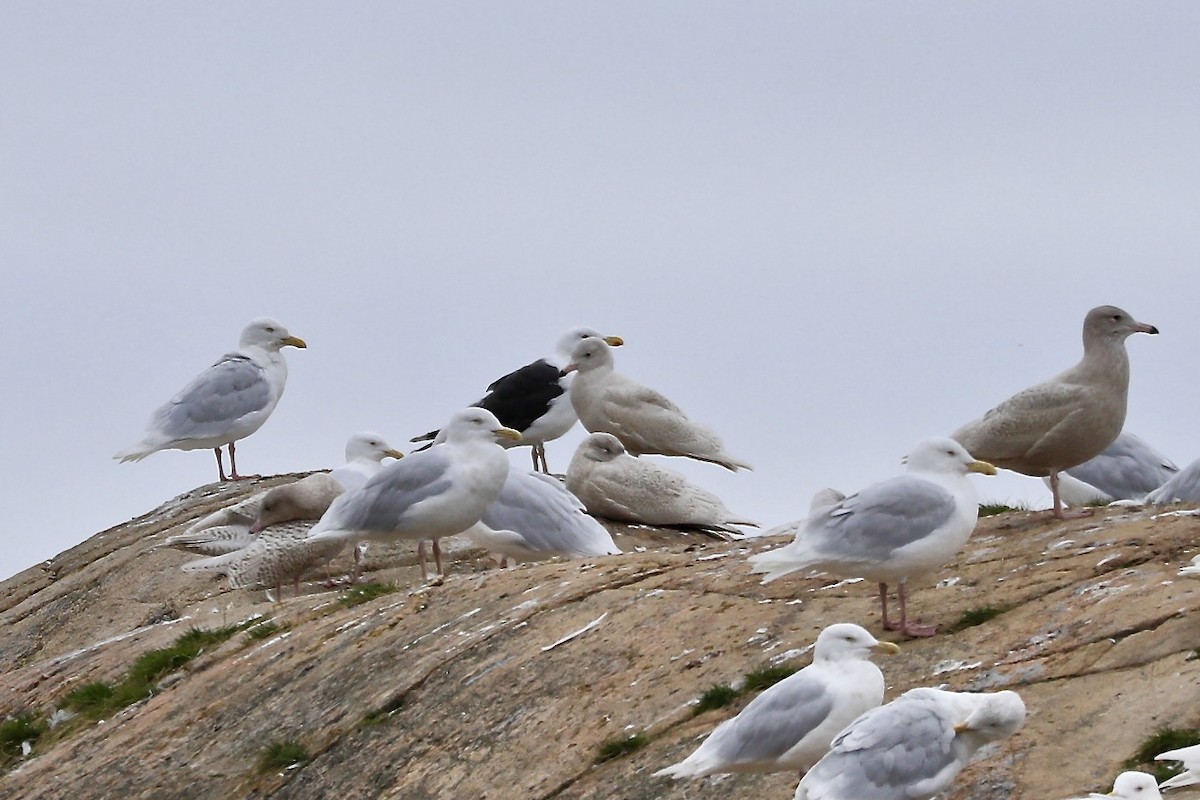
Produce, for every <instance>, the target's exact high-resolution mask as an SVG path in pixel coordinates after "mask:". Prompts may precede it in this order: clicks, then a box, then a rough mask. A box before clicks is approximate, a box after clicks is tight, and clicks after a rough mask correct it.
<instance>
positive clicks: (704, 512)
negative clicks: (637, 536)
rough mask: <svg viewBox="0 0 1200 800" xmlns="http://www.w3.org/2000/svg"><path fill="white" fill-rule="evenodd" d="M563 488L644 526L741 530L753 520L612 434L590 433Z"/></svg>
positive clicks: (593, 509)
mask: <svg viewBox="0 0 1200 800" xmlns="http://www.w3.org/2000/svg"><path fill="white" fill-rule="evenodd" d="M567 489H569V490H570V491H571V493H572V494H574V495H575V496H576V497H578V498H579V499H580V500H581V501H583V505H584V507H585V508H586V509H587V510H588V512H589V513H591V514H595V515H596V516H600V517H607V518H608V519H614V520H620V521H623V522H639V523H644V524H647V525H694V526H697V527H704V528H716V529H719V530H726V531H730V532H732V533H737V534H740V533H741V531H739V530H738V529H737V528H734V527H733V526H734V525H752V526H757V525H758V523H756V522H753V521H751V520H749V519H747V518H745V517H744V516H741V515H740V514H735V513H733V512H732V511H730V510H729V509H728V508H726V507H725V504H724V503H722V502H721V500H720V498H718V497H717V496H716V495H714V494H712V493H711V492H707V491H705V490H704V489H701V488H700V487H699V486H695V485H693V484H691V483H689V482H688V480H687V478H685V477H684V476H683V475H681V474H679V473H678V472H676V471H675V470H672V469H667V468H666V467H661V466H659V465H658V464H655V463H654V462H653V461H651V460H649V459H645V458H634V457H633V456H631V455H629V454H628V453H626V452H625V448H624V446H622V444H621V441H620V440H619V439H618V438H617V437H616V436H613V435H612V434H611V433H593V434H589V435H588V436H587V438H585V439H584V440H583V441H582V442H580V444H579V447H578V448H577V449H576V450H575V455H574V457H572V458H571V464H570V466H568V467H567Z"/></svg>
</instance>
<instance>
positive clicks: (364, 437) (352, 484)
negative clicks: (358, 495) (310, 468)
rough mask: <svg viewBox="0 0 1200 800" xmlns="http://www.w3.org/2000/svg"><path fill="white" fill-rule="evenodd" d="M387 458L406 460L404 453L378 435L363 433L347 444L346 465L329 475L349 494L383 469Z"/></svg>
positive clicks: (353, 437)
mask: <svg viewBox="0 0 1200 800" xmlns="http://www.w3.org/2000/svg"><path fill="white" fill-rule="evenodd" d="M385 458H397V459H398V458H404V453H401V452H400V451H399V450H397V449H396V448H394V447H392V446H391V445H390V444H388V443H387V440H385V439H384V438H383V437H382V436H380V435H379V434H378V433H372V432H371V431H362V432H360V433H356V434H354V435H353V436H351V437H350V439H349V440H348V441H347V442H346V463H345V464H342V465H341V466H340V467H337V468H336V469H334V470H333V471H332V472H330V473H329V474H330V475H331V476H332V477H333V479H334V480H336V481H337V482H338V483H340V484H342V488H343V489H345V490H346V491H348V492H349V491H352V490H354V489H359V488H361V487H362V485H363V484H364V483H366V482H367V480H368V479H369V478H372V477H374V475H375V473H377V472H379V470H381V469H383V460H384V459H385Z"/></svg>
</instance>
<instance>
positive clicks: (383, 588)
mask: <svg viewBox="0 0 1200 800" xmlns="http://www.w3.org/2000/svg"><path fill="white" fill-rule="evenodd" d="M394 591H396V587H395V586H393V585H392V584H390V583H364V584H363V585H361V586H355V587H354V588H352V589H350V590H349V591H347V592H346V593H345V594H344V595H342V599H341V603H342V605H343V606H345V607H346V608H352V607H354V606H357V605H361V604H363V603H369V602H370V601H372V600H374V599H375V598H376V597H383V596H384V595H387V594H391V593H392V592H394Z"/></svg>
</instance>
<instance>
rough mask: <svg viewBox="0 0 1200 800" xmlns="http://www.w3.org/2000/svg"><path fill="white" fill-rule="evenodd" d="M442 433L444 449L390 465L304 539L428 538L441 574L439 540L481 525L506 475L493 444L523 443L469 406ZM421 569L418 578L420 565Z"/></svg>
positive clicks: (346, 496)
mask: <svg viewBox="0 0 1200 800" xmlns="http://www.w3.org/2000/svg"><path fill="white" fill-rule="evenodd" d="M443 430H444V431H445V434H446V441H445V443H444V444H440V445H438V446H437V447H431V448H430V449H428V450H423V451H421V452H418V453H412V454H410V455H408V456H406V457H405V458H403V459H401V460H400V461H394V462H392V463H391V464H388V465H387V466H385V467H384V468H383V469H382V470H380V471H379V473H378V474H376V475H375V477H373V478H371V479H370V480H368V481H367V482H366V483H365V484H364V485H363V486H362V488H360V489H356V490H354V491H352V492H347V493H345V494H343V495H342V496H341V497H339V498H338V499H337V500H335V501H334V503H333V505H331V506H330V507H329V510H328V511H326V512H325V515H324V516H323V517H321V521H320V522H318V523H317V525H316V527H314V528H313V529H312V531H310V532H309V539H310V540H317V541H321V540H339V541H354V542H358V541H362V540H364V539H368V540H370V539H374V540H379V541H396V540H399V539H414V540H421V539H432V540H433V554H434V558H435V559H436V562H437V569H438V574H439V575H440V574H442V553H441V549H440V548H439V546H438V541H437V540H438V539H439V538H441V537H443V536H453V535H454V534H456V533H462V532H463V531H465V530H466V529H467V528H469V527H471V526H472V525H474V524H475V523H476V522H478V521H479V519H480V517H482V516H483V512H484V511H486V510H487V507H488V505H490V504H491V502H492V501H493V500H495V499H496V496H497V495H498V494H499V493H500V488H501V487H502V486H503V485H504V479H505V477H507V475H508V456H506V455H505V453H504V450H503V448H501V447H500V445H499V441H500V440H502V439H508V440H509V441H517V440H519V439H520V437H521V434H519V433H518V432H517V431H515V430H513V429H512V428H506V427H504V426H502V425H501V424H500V422H499V420H497V419H496V416H495V415H494V414H493V413H492V412H490V411H488V410H487V409H483V408H475V407H472V408H468V409H464V410H463V411H459V412H458V413H457V414H455V415H454V416H453V417H451V418H450V422H449V423H447V425H446V426H445V428H443ZM421 566H422V571H424V562H423V561H422V565H421Z"/></svg>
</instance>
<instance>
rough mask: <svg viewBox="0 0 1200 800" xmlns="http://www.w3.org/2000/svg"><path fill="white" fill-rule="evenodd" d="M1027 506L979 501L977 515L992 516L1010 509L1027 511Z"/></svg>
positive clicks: (1005, 512)
mask: <svg viewBox="0 0 1200 800" xmlns="http://www.w3.org/2000/svg"><path fill="white" fill-rule="evenodd" d="M1028 510H1029V508H1028V507H1026V506H1023V505H1015V506H1010V505H1007V504H1006V503H980V504H979V516H981V517H994V516H996V515H997V514H1007V513H1008V512H1010V511H1028Z"/></svg>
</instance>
